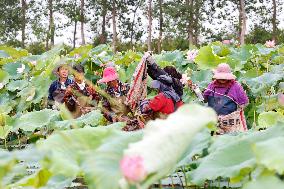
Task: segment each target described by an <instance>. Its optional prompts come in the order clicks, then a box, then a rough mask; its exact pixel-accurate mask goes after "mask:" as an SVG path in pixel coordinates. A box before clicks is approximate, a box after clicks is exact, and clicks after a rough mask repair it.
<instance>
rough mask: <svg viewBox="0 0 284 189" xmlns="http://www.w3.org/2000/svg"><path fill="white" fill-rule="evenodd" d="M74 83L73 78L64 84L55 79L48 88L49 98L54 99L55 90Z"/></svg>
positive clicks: (63, 88) (64, 88)
mask: <svg viewBox="0 0 284 189" xmlns="http://www.w3.org/2000/svg"><path fill="white" fill-rule="evenodd" d="M72 83H73V81H72V80H71V79H67V80H66V81H65V83H64V85H63V84H62V83H60V82H59V80H56V81H53V82H52V84H51V85H50V87H49V90H48V99H49V100H54V96H53V93H54V91H56V90H58V89H61V90H66V88H67V87H68V86H69V85H70V84H72Z"/></svg>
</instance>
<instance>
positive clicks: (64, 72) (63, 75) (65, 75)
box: [58, 66, 69, 78]
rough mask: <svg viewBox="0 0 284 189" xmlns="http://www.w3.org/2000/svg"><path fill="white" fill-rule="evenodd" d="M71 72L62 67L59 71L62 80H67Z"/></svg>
mask: <svg viewBox="0 0 284 189" xmlns="http://www.w3.org/2000/svg"><path fill="white" fill-rule="evenodd" d="M68 73H69V70H68V68H67V67H66V66H61V67H60V68H59V70H58V75H59V77H60V78H67V77H68Z"/></svg>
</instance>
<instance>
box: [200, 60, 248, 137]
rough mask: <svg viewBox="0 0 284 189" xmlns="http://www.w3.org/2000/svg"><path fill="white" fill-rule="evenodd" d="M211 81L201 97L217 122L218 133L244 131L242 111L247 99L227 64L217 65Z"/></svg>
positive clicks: (244, 122) (245, 128)
mask: <svg viewBox="0 0 284 189" xmlns="http://www.w3.org/2000/svg"><path fill="white" fill-rule="evenodd" d="M213 79H214V81H212V82H211V83H210V84H209V85H208V87H207V89H206V90H205V91H204V93H203V96H204V100H205V102H208V106H210V107H212V108H213V109H214V110H215V111H216V113H217V115H218V120H219V121H218V122H219V125H218V127H219V131H218V132H219V133H220V134H224V133H230V132H240V131H246V130H247V126H246V121H245V117H244V112H243V109H244V107H245V106H246V105H247V104H248V97H247V95H246V92H245V91H244V89H243V87H242V86H241V85H240V84H239V83H238V82H237V81H236V80H235V79H236V76H235V75H233V74H232V72H231V68H230V66H229V65H228V64H225V63H222V64H219V65H218V67H217V69H216V70H214V76H213Z"/></svg>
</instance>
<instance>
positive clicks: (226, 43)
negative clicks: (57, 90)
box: [222, 39, 231, 45]
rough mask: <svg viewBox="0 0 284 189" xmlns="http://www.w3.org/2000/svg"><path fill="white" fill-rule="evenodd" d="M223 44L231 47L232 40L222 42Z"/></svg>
mask: <svg viewBox="0 0 284 189" xmlns="http://www.w3.org/2000/svg"><path fill="white" fill-rule="evenodd" d="M222 43H223V44H224V45H230V44H231V40H229V39H225V40H223V41H222Z"/></svg>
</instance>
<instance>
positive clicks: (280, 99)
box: [278, 93, 284, 106]
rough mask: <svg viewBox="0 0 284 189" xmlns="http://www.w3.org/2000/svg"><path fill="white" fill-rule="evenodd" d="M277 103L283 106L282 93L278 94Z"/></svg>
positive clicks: (283, 98) (283, 97) (283, 95)
mask: <svg viewBox="0 0 284 189" xmlns="http://www.w3.org/2000/svg"><path fill="white" fill-rule="evenodd" d="M278 102H279V104H280V105H281V106H284V94H283V93H280V94H279V95H278Z"/></svg>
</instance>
